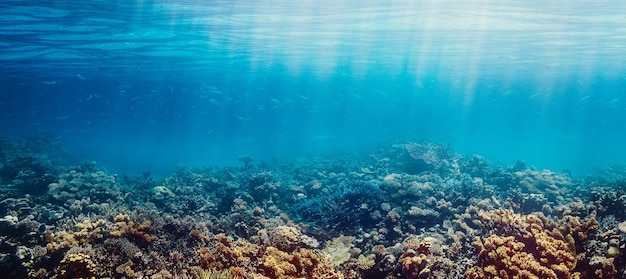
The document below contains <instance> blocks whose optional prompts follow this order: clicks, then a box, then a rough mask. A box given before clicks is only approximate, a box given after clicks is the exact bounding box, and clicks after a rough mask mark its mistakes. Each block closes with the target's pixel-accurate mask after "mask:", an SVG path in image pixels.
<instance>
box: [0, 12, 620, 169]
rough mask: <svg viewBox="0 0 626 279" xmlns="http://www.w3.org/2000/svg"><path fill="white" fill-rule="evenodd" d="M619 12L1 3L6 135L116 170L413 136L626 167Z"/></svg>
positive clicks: (478, 149)
mask: <svg viewBox="0 0 626 279" xmlns="http://www.w3.org/2000/svg"><path fill="white" fill-rule="evenodd" d="M624 11H626V2H623V1H599V2H598V1H579V0H575V1H547V2H546V1H478V0H477V1H342V0H339V1H326V0H322V1H286V0H285V1H283V0H278V1H270V0H261V1H238V0H236V1H9V0H6V1H2V2H0V136H10V137H19V136H31V135H37V136H44V137H50V138H55V139H58V140H59V141H61V142H63V143H65V144H67V145H68V146H70V147H73V148H75V149H77V150H79V151H80V152H82V153H84V154H85V157H87V158H89V159H90V160H91V159H93V160H96V161H97V162H98V165H99V166H103V167H106V168H107V169H109V170H111V171H117V172H127V173H138V172H140V171H141V170H145V169H149V170H152V171H153V172H154V173H164V172H167V171H169V170H171V169H172V168H173V167H174V166H177V165H193V166H205V165H234V164H238V162H237V158H239V157H241V156H251V157H254V158H257V159H259V160H271V159H272V158H296V157H301V156H310V155H317V154H328V153H335V152H354V151H357V152H358V151H359V150H360V149H362V148H367V147H370V146H372V145H374V144H377V143H381V142H385V143H389V142H395V141H402V140H407V139H428V140H432V141H435V142H441V143H450V144H451V145H452V146H453V147H454V148H455V150H456V151H457V152H459V153H463V154H474V153H476V154H481V155H482V156H484V157H485V158H487V159H489V160H491V161H493V162H494V163H496V164H501V165H511V164H514V163H515V161H517V160H524V161H526V162H527V164H528V165H534V166H537V167H538V168H539V169H543V168H549V169H553V170H557V171H560V170H570V171H571V172H572V173H573V175H574V176H583V175H586V174H587V173H589V172H591V171H592V170H593V169H594V168H595V167H599V166H603V165H606V164H612V163H624V162H625V160H626V159H625V158H626V144H624V142H626V129H625V128H626V127H625V124H624V119H625V116H626V99H625V97H626V96H625V95H626V62H625V61H626V51H624V46H625V45H626V17H625V16H624Z"/></svg>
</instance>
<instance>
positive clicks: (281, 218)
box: [0, 138, 626, 279]
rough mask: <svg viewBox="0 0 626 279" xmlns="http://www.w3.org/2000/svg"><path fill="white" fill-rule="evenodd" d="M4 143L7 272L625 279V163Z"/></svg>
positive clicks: (436, 148)
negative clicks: (587, 170)
mask: <svg viewBox="0 0 626 279" xmlns="http://www.w3.org/2000/svg"><path fill="white" fill-rule="evenodd" d="M63 152H65V149H63V148H62V147H61V146H59V145H58V144H57V143H54V142H51V141H47V140H37V139H35V138H25V139H6V138H3V139H0V272H3V274H5V275H6V276H7V277H11V278H151V279H158V278H159V279H160V278H168V279H169V278H283V279H290V278H346V279H369V278H372V279H381V278H384V279H393V278H398V279H401V278H410V279H418V278H420V279H421V278H437V279H439V278H581V279H582V278H602V279H606V278H611V279H615V278H626V214H625V212H626V198H625V197H626V194H625V192H624V187H623V185H624V181H626V180H625V179H624V177H626V176H625V175H624V173H625V172H624V168H622V167H618V166H611V167H609V168H607V169H603V170H601V172H599V173H598V174H597V175H596V176H589V177H585V178H583V179H574V178H572V177H571V176H570V175H569V174H567V173H559V172H553V171H549V170H537V169H535V168H533V167H527V166H526V165H525V163H523V162H521V161H520V162H517V163H516V164H515V165H514V166H508V167H492V166H491V164H490V162H489V161H487V160H486V159H484V158H483V157H481V156H479V155H471V156H465V155H460V154H456V153H454V152H453V150H452V149H451V147H450V146H447V145H440V144H436V143H432V142H426V141H416V142H403V143H398V144H389V145H381V146H378V147H376V148H374V149H372V150H371V151H370V153H367V152H365V153H362V154H357V155H342V156H334V157H333V156H328V157H317V158H302V159H298V160H294V161H288V162H282V161H278V160H276V161H273V162H271V163H268V162H263V161H258V160H252V158H250V157H241V160H240V161H241V163H242V164H240V166H237V167H205V168H191V167H179V168H176V169H174V170H173V171H172V172H171V173H170V174H169V175H167V176H166V177H162V178H158V177H152V174H151V173H150V172H149V171H144V172H142V173H140V174H138V175H136V176H132V175H130V174H121V175H118V174H113V173H110V172H108V171H107V170H105V169H103V168H98V167H97V166H96V164H95V162H90V161H81V160H73V159H72V160H70V158H74V154H73V153H71V152H67V154H63Z"/></svg>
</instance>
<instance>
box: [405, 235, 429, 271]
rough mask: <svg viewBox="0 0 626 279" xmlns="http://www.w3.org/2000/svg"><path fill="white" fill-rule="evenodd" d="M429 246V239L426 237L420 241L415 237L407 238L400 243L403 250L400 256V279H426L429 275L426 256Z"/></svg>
mask: <svg viewBox="0 0 626 279" xmlns="http://www.w3.org/2000/svg"><path fill="white" fill-rule="evenodd" d="M431 245H432V243H431V239H430V238H428V237H427V238H425V239H423V240H422V241H420V240H419V239H418V238H416V237H408V238H406V239H405V240H404V241H403V242H402V247H403V249H404V253H403V254H402V255H401V256H400V265H401V266H402V278H406V279H416V278H427V277H428V276H429V275H430V273H431V272H430V268H429V267H428V264H429V260H428V258H429V256H428V254H429V249H430V247H431Z"/></svg>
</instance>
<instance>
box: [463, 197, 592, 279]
mask: <svg viewBox="0 0 626 279" xmlns="http://www.w3.org/2000/svg"><path fill="white" fill-rule="evenodd" d="M479 216H480V218H481V220H479V222H483V224H486V227H491V228H492V230H491V231H492V234H491V235H489V236H488V237H486V238H483V239H480V238H477V239H476V240H475V242H474V246H475V247H476V250H477V251H478V252H479V260H478V266H476V267H473V268H470V269H469V270H467V271H466V273H465V275H466V277H468V278H550V279H566V278H568V279H569V278H579V277H580V274H579V273H578V272H574V268H575V267H576V249H575V242H574V239H573V237H571V235H569V234H566V235H565V236H564V234H563V233H562V232H561V231H560V230H559V229H558V228H557V227H556V224H555V223H554V222H552V221H551V220H549V219H547V218H545V217H544V216H543V215H542V214H537V215H534V214H529V215H525V216H521V215H519V214H515V213H513V211H511V210H502V209H500V210H494V211H486V212H480V213H479Z"/></svg>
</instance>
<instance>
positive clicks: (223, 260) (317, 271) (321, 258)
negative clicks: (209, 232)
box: [198, 234, 341, 279]
mask: <svg viewBox="0 0 626 279" xmlns="http://www.w3.org/2000/svg"><path fill="white" fill-rule="evenodd" d="M198 255H199V256H200V261H201V263H202V267H203V268H205V269H217V270H220V269H225V268H229V267H237V268H242V269H243V270H242V269H238V271H237V273H239V274H243V273H245V274H248V275H250V276H252V277H254V278H279V279H295V278H316V279H317V278H323V279H339V278H341V274H340V273H338V272H336V271H335V268H334V266H333V265H332V263H331V261H330V258H329V257H328V256H327V255H324V254H322V253H318V252H315V251H313V250H309V249H305V248H299V249H296V250H294V251H283V250H281V249H279V248H277V247H274V246H265V245H256V244H252V243H249V242H248V241H245V240H242V239H239V240H237V241H233V240H232V239H231V238H230V237H228V236H225V235H223V234H221V235H217V244H216V246H215V248H214V249H210V248H200V249H199V250H198ZM244 271H245V272H244ZM231 273H232V270H231Z"/></svg>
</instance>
